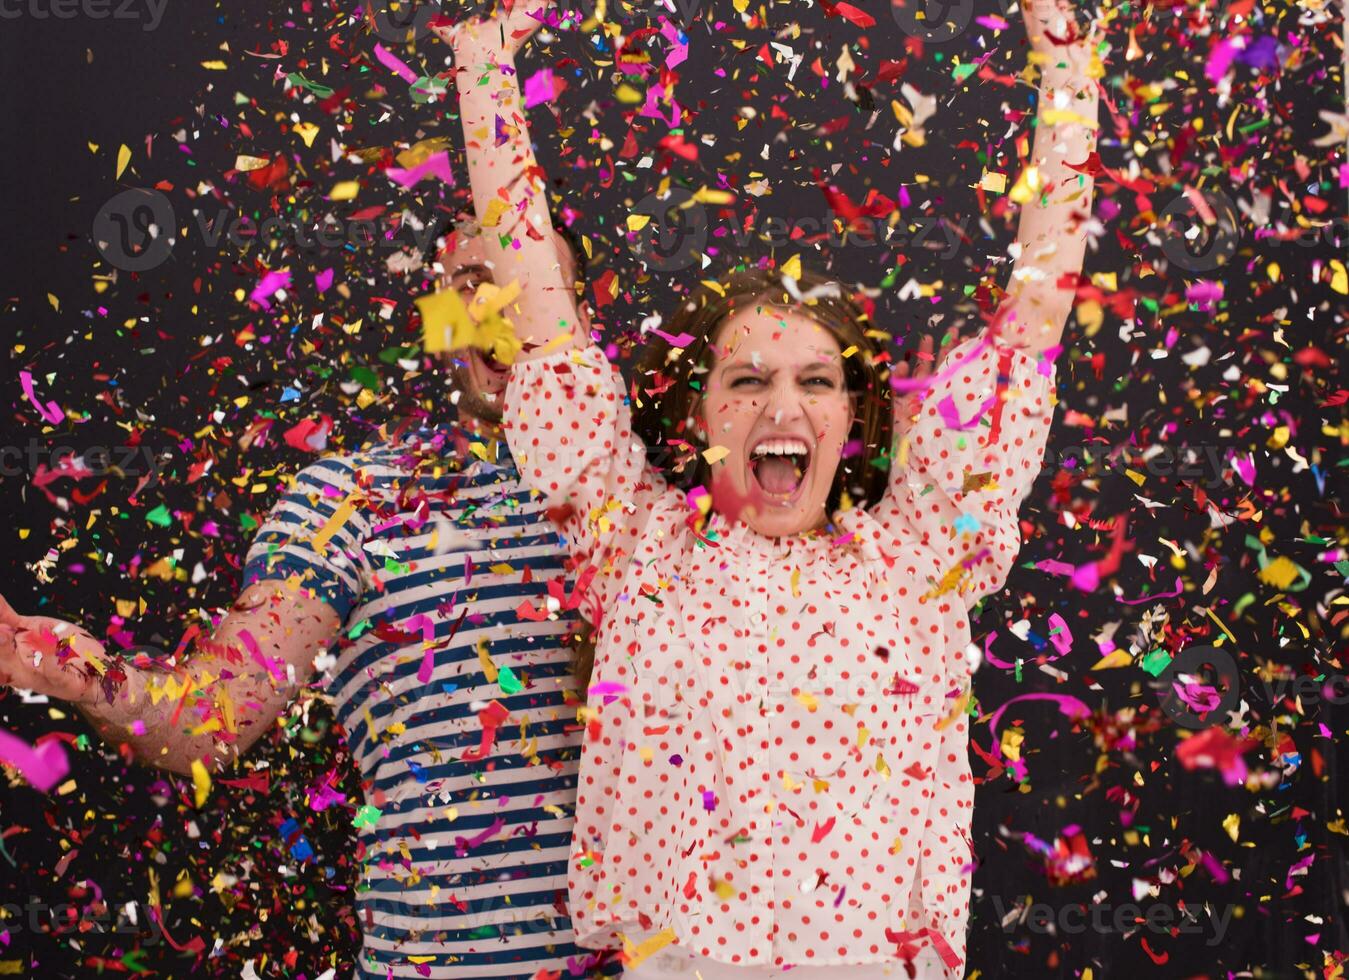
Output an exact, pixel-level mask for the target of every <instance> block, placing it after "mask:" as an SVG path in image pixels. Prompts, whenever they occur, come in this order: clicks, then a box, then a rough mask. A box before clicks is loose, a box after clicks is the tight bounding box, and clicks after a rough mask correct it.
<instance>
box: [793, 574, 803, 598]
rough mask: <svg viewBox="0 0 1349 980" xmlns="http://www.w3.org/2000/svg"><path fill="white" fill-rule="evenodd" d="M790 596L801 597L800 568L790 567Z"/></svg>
mask: <svg viewBox="0 0 1349 980" xmlns="http://www.w3.org/2000/svg"><path fill="white" fill-rule="evenodd" d="M792 598H793V599H799V598H801V569H799V568H793V569H792Z"/></svg>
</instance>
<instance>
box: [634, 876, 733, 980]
mask: <svg viewBox="0 0 1349 980" xmlns="http://www.w3.org/2000/svg"><path fill="white" fill-rule="evenodd" d="M718 894H720V892H718ZM732 894H734V890H732ZM677 938H678V937H677V936H676V935H675V931H674V930H673V929H671V928H670V927H668V926H666V927H665V928H664V929H662V930H661V931H660V932H658V933H656V934H655V935H654V936H652V937H651V938H649V939H647V940H645V941H643V942H642V944H641V945H640V946H634V945H633V944H632V940H631V939H629V938H628V937H627V936H624V937H623V968H624V969H625V970H631V969H633V968H634V967H635V966H637V965H638V964H639V963H641V962H642V961H643V960H645V959H646V958H647V957H648V956H651V955H653V954H655V953H659V952H660V951H661V950H662V949H664V948H665V947H666V946H669V945H670V944H671V943H672V942H674V941H675V940H676V939H677Z"/></svg>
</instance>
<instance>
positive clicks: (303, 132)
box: [295, 122, 319, 146]
mask: <svg viewBox="0 0 1349 980" xmlns="http://www.w3.org/2000/svg"><path fill="white" fill-rule="evenodd" d="M318 134H319V128H318V127H317V126H315V125H314V124H313V123H308V122H303V123H296V124H295V135H296V136H298V137H300V139H302V140H304V145H305V146H313V145H314V137H316V136H318Z"/></svg>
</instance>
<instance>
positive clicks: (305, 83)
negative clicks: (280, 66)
mask: <svg viewBox="0 0 1349 980" xmlns="http://www.w3.org/2000/svg"><path fill="white" fill-rule="evenodd" d="M286 81H287V82H289V83H290V84H291V85H294V86H296V87H298V88H307V89H309V91H311V92H313V93H314V94H315V95H317V96H318V97H319V98H321V99H326V98H328V97H329V96H331V95H332V94H333V90H332V89H330V88H329V87H328V86H326V85H320V84H319V83H318V82H311V81H310V80H309V79H307V78H305V77H304V76H303V75H301V74H300V73H299V72H298V71H293V72H291V73H290V74H289V75H287V76H286Z"/></svg>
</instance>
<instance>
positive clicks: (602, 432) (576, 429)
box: [504, 346, 665, 621]
mask: <svg viewBox="0 0 1349 980" xmlns="http://www.w3.org/2000/svg"><path fill="white" fill-rule="evenodd" d="M504 425H505V429H506V438H507V441H508V442H509V443H510V447H511V453H512V455H513V456H514V457H515V460H516V464H517V465H518V467H519V469H520V476H521V478H522V479H523V480H524V481H525V482H526V483H527V484H529V486H531V487H532V488H533V489H535V490H537V491H539V492H540V493H542V494H543V495H544V496H545V497H546V498H547V499H548V501H549V504H550V506H551V507H552V508H554V510H553V513H552V515H551V516H552V517H553V519H554V520H555V521H556V522H557V523H558V525H559V526H560V528H561V530H562V533H563V535H564V536H565V537H566V539H567V544H568V548H569V550H570V551H571V554H572V555H573V556H574V557H575V558H576V559H577V560H578V564H579V567H578V568H577V570H576V575H577V581H578V583H585V582H587V580H588V581H589V585H588V586H587V592H588V595H587V596H586V597H584V598H583V599H582V602H581V610H582V612H585V613H586V614H587V616H588V617H589V618H591V620H592V621H597V619H598V615H599V611H600V610H602V609H604V608H605V607H607V606H608V605H609V604H610V602H611V600H612V599H613V598H614V597H615V596H617V595H618V594H619V592H620V591H621V583H622V581H623V577H624V574H625V573H626V570H627V567H628V564H629V562H630V560H631V558H632V555H633V553H634V551H635V550H636V546H637V543H638V541H639V540H640V538H641V534H642V531H643V530H644V528H645V527H646V524H647V522H648V520H649V518H650V516H651V512H652V508H653V506H654V504H655V501H656V500H657V498H658V497H659V496H660V494H661V493H663V492H664V491H665V484H664V481H663V480H662V479H661V478H660V477H659V476H658V475H657V474H656V473H655V471H654V470H653V469H652V468H651V467H650V466H649V465H648V463H647V458H646V448H645V447H644V446H643V445H642V443H641V440H639V439H638V438H637V437H636V436H635V435H634V433H633V431H632V415H631V411H630V409H629V407H628V400H627V397H626V395H625V393H624V390H623V382H622V376H621V375H620V374H619V373H618V369H617V368H615V367H614V366H613V365H612V364H610V363H609V361H608V359H607V358H606V357H605V356H604V354H603V352H601V351H600V350H599V349H597V348H595V347H593V346H591V347H587V348H585V349H582V350H576V349H567V350H564V351H559V352H557V353H554V354H548V355H545V356H543V357H540V358H537V359H534V360H530V361H520V362H517V363H516V364H515V366H514V369H513V370H512V373H511V380H510V384H509V385H508V386H507V388H506V408H505V413H504Z"/></svg>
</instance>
